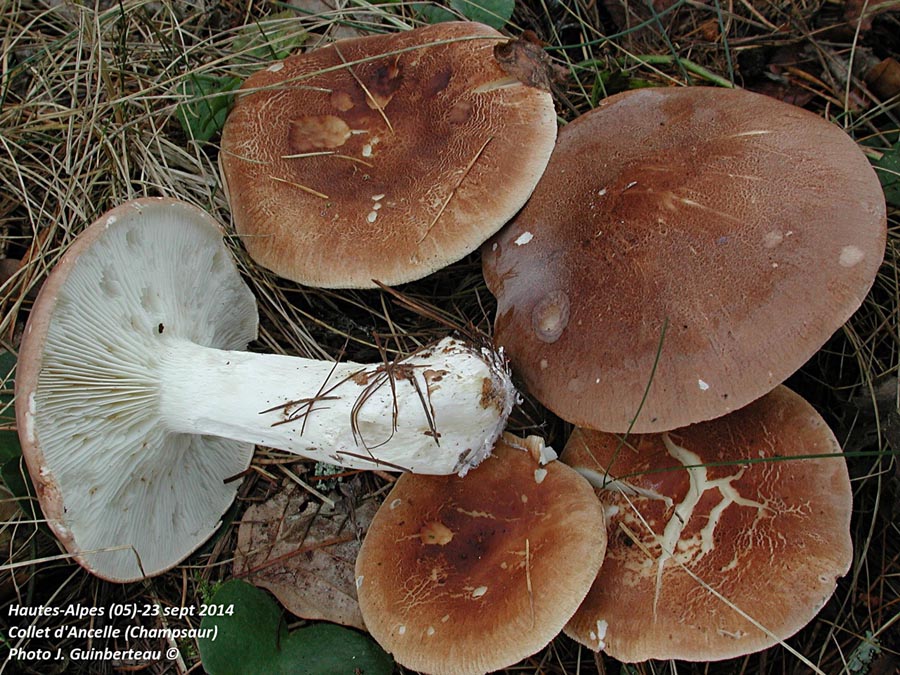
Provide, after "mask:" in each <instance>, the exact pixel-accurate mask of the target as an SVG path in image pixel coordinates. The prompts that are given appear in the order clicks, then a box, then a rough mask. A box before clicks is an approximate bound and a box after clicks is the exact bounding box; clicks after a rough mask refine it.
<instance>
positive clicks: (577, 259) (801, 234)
mask: <svg viewBox="0 0 900 675" xmlns="http://www.w3.org/2000/svg"><path fill="white" fill-rule="evenodd" d="M885 224H886V217H885V204H884V195H883V193H882V190H881V186H880V184H879V182H878V178H877V177H876V175H875V173H874V171H873V170H872V168H871V167H870V166H869V163H868V161H867V160H866V158H865V156H864V155H863V154H862V153H861V152H860V150H859V148H858V147H857V146H856V144H855V143H854V142H853V140H852V139H850V138H849V137H848V136H847V135H846V134H844V132H843V131H841V129H840V128H838V127H837V126H835V125H833V124H830V123H828V122H825V121H824V120H822V119H821V118H819V117H817V116H816V115H813V114H812V113H810V112H807V111H804V110H801V109H800V108H796V107H794V106H791V105H788V104H785V103H781V102H779V101H775V100H773V99H770V98H768V97H765V96H761V95H758V94H752V93H749V92H745V91H740V90H722V89H711V88H702V87H698V88H681V89H644V90H639V91H632V92H628V93H625V94H620V95H617V96H613V97H611V98H609V99H607V100H606V101H604V102H603V103H602V104H601V106H600V107H599V108H598V109H597V110H595V111H592V112H590V113H588V114H586V115H584V116H582V117H581V118H579V119H577V120H575V121H574V122H573V123H571V124H569V125H568V126H566V127H565V128H564V129H563V130H562V131H561V133H560V137H559V143H558V144H557V148H556V150H555V151H554V154H553V157H552V158H551V161H550V164H549V165H548V167H547V171H546V173H545V174H544V176H543V178H542V179H541V182H540V184H539V185H538V187H537V188H536V189H535V192H534V195H533V196H532V198H531V200H530V201H529V202H528V204H527V205H526V206H525V208H524V209H523V210H522V211H521V213H520V214H519V215H518V216H517V217H516V219H515V220H514V221H513V222H512V223H511V224H510V225H509V226H508V227H507V228H504V230H502V231H501V232H500V233H499V234H498V235H497V236H496V237H495V238H494V239H493V240H492V241H491V242H488V243H487V244H486V245H485V247H484V272H485V277H486V279H487V282H488V287H489V288H490V289H491V291H492V292H493V293H494V295H495V296H497V299H498V304H499V307H498V311H497V319H496V340H497V342H498V344H500V345H503V346H504V347H505V348H506V350H507V353H508V354H509V357H510V359H511V361H512V364H513V366H514V369H516V370H517V371H518V373H519V374H520V375H521V377H522V378H523V379H524V380H525V383H526V385H527V387H528V388H529V389H530V391H531V393H532V394H534V395H535V396H536V397H537V398H538V399H539V400H541V402H542V403H544V404H545V405H546V406H547V407H549V408H550V409H552V410H553V411H554V412H556V413H557V414H558V415H559V416H561V417H563V418H564V419H566V420H568V421H570V422H573V423H575V424H578V425H580V426H585V427H589V428H594V429H602V430H605V431H613V432H624V431H626V430H627V429H628V427H629V423H630V422H631V421H632V419H634V418H635V416H636V415H637V419H636V421H635V424H634V427H633V431H635V432H640V433H645V432H658V431H665V430H668V429H674V428H678V427H683V426H686V425H688V424H691V423H694V422H697V421H701V420H706V419H711V418H714V417H718V416H719V415H723V414H725V413H727V412H729V411H731V410H735V409H738V408H740V407H742V406H744V405H746V404H747V403H749V402H750V401H752V400H754V399H756V398H758V397H759V396H762V395H763V394H765V393H766V392H768V391H770V390H771V389H772V388H773V387H775V386H776V385H777V384H778V383H780V382H782V381H783V380H784V379H786V378H787V377H788V376H789V375H790V374H791V373H793V372H794V371H795V370H796V369H798V368H799V367H800V366H801V365H802V364H803V363H804V361H806V360H807V359H808V358H809V357H810V356H812V354H814V353H815V351H816V350H817V349H818V348H819V347H821V346H822V344H824V342H825V341H826V340H827V339H828V338H829V337H830V336H831V335H832V333H833V332H834V331H835V330H837V329H838V328H839V327H840V326H841V324H843V323H844V322H845V321H846V320H847V319H848V318H849V317H850V315H851V314H852V313H853V312H854V311H855V310H856V309H857V307H859V305H860V303H861V302H862V300H863V298H864V297H865V295H866V293H867V292H868V289H869V288H870V286H871V285H872V282H873V281H874V278H875V274H876V272H877V270H878V267H879V264H880V263H881V260H882V257H883V254H884V246H885V236H886V225H885ZM657 356H658V357H659V359H658V363H657ZM654 368H655V371H654ZM651 376H652V381H651ZM648 383H650V386H649V391H648V392H647V399H646V402H645V403H644V404H643V407H642V406H641V401H642V399H643V397H644V394H645V391H646V390H647V387H648Z"/></svg>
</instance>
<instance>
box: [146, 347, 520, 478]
mask: <svg viewBox="0 0 900 675" xmlns="http://www.w3.org/2000/svg"><path fill="white" fill-rule="evenodd" d="M166 342H167V344H165V346H164V348H163V355H162V357H161V359H160V361H161V363H160V378H159V381H160V414H161V418H162V421H163V424H164V425H165V426H166V427H167V428H168V429H169V430H171V431H174V432H181V433H191V434H206V435H213V436H221V437H225V438H231V439H234V440H239V441H245V442H248V443H253V444H257V445H265V446H269V447H274V448H279V449H282V450H286V451H289V452H292V453H296V454H299V455H303V456H304V457H308V458H311V459H315V460H320V461H325V462H330V463H332V464H338V465H340V466H345V467H352V468H360V469H372V468H381V469H388V470H397V469H402V470H408V471H413V472H416V473H429V474H450V473H457V472H462V473H464V472H465V471H466V470H468V469H469V468H471V467H473V466H475V465H477V464H478V462H480V461H481V460H482V459H483V458H484V457H486V456H487V455H488V454H489V453H490V451H491V448H492V446H493V443H494V441H495V440H496V438H497V436H499V434H500V432H501V431H502V429H503V426H504V424H505V421H506V417H507V416H508V414H509V411H510V409H511V407H512V404H513V403H514V400H515V390H514V389H513V387H512V385H511V383H510V380H509V377H508V375H507V373H506V372H505V369H504V367H503V366H502V364H500V363H499V361H498V360H497V358H496V356H495V355H494V354H493V353H492V352H491V351H489V350H486V349H485V350H478V349H476V348H474V347H470V346H468V345H466V344H464V343H462V342H460V341H459V340H454V339H452V338H446V339H444V340H442V341H441V342H440V343H438V344H437V345H435V346H433V347H431V348H428V349H425V350H423V351H422V352H420V353H418V354H415V355H413V356H412V357H410V358H407V359H404V360H402V361H398V362H395V363H393V364H384V363H378V364H374V365H361V364H358V363H347V362H345V363H337V364H336V363H331V362H327V361H315V360H310V359H304V358H299V357H291V356H280V355H273V354H254V353H249V352H240V351H227V350H219V349H210V348H207V347H202V346H200V345H197V344H194V343H191V342H189V341H187V340H184V339H180V338H174V339H172V340H168V341H166Z"/></svg>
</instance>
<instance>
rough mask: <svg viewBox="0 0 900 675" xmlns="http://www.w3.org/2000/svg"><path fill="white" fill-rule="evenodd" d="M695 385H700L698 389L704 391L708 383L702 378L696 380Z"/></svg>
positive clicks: (707, 387)
mask: <svg viewBox="0 0 900 675" xmlns="http://www.w3.org/2000/svg"><path fill="white" fill-rule="evenodd" d="M697 386H698V387H700V391H706V390H707V389H709V385H708V384H707V383H706V382H704V381H703V380H697Z"/></svg>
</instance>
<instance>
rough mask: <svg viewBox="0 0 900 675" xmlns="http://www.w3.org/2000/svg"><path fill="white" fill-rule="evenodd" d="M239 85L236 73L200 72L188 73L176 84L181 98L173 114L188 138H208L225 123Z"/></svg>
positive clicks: (198, 139)
mask: <svg viewBox="0 0 900 675" xmlns="http://www.w3.org/2000/svg"><path fill="white" fill-rule="evenodd" d="M240 85H241V80H240V78H237V77H216V76H213V75H204V74H202V73H189V74H188V75H186V76H185V79H184V80H183V81H182V82H181V85H180V86H179V92H178V93H179V94H180V96H181V100H182V102H181V103H179V104H178V107H177V108H176V110H175V114H176V115H177V116H178V121H179V122H181V128H182V129H184V133H186V134H187V135H188V136H189V137H190V138H192V139H194V140H196V141H208V140H209V139H210V138H212V137H213V136H215V135H216V134H217V133H218V132H219V131H220V130H221V129H222V126H223V125H224V124H225V118H226V117H227V116H228V110H229V109H230V108H231V101H232V99H233V98H234V95H233V94H232V93H231V92H233V91H234V90H235V89H237V88H238V87H239V86H240Z"/></svg>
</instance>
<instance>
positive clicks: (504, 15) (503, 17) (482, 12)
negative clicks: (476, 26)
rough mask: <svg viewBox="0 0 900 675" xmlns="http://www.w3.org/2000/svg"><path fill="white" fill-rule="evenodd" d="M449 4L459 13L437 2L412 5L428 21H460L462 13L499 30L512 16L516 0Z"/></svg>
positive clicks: (450, 0)
mask: <svg viewBox="0 0 900 675" xmlns="http://www.w3.org/2000/svg"><path fill="white" fill-rule="evenodd" d="M447 5H448V6H449V7H450V8H451V9H453V10H455V11H456V12H458V14H454V13H453V12H451V11H449V10H447V9H445V8H444V7H441V6H440V5H439V4H438V3H436V2H423V3H416V4H413V6H412V7H413V9H414V10H415V11H416V12H417V13H418V14H419V16H421V17H422V18H423V19H425V21H427V22H428V23H441V22H442V21H459V15H460V14H462V15H463V16H464V17H466V18H467V19H469V20H470V21H479V22H481V23H484V24H487V25H488V26H491V27H492V28H496V29H497V30H499V29H501V28H503V26H505V25H506V22H507V21H509V19H510V17H511V16H512V13H513V10H514V9H515V7H516V0H448V2H447Z"/></svg>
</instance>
